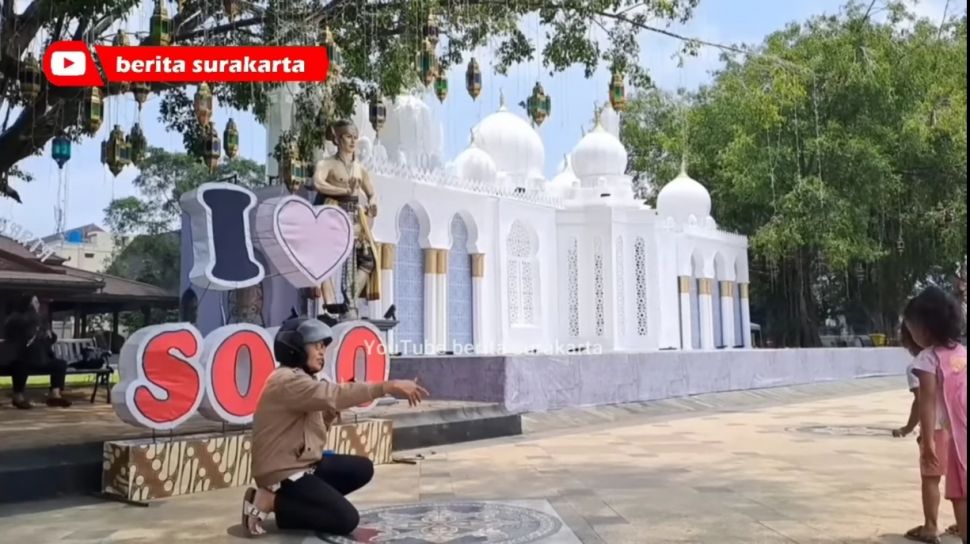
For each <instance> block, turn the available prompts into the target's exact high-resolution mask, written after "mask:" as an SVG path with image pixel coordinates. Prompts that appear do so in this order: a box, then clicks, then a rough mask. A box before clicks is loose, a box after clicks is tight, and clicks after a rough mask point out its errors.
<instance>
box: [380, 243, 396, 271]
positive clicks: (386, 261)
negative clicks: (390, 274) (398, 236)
mask: <svg viewBox="0 0 970 544" xmlns="http://www.w3.org/2000/svg"><path fill="white" fill-rule="evenodd" d="M396 253H397V246H395V245H394V244H381V270H394V258H395V257H396Z"/></svg>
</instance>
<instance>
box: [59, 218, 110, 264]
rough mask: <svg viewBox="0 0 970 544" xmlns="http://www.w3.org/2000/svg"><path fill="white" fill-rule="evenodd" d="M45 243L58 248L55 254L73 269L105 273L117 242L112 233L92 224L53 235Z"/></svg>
mask: <svg viewBox="0 0 970 544" xmlns="http://www.w3.org/2000/svg"><path fill="white" fill-rule="evenodd" d="M44 243H46V244H49V245H50V246H51V247H54V248H56V249H55V251H54V254H55V255H57V256H58V257H61V258H62V259H64V260H65V261H66V264H67V265H68V266H71V267H72V268H77V269H80V270H86V271H88V272H104V271H105V270H107V268H108V266H109V265H110V264H111V258H112V257H113V256H114V251H115V243H116V241H115V239H114V236H113V235H112V234H111V233H110V232H108V231H106V230H104V229H102V228H101V227H99V226H97V225H95V224H93V223H92V224H89V225H84V226H83V227H77V228H74V229H70V230H68V231H65V232H64V233H63V234H52V235H50V236H48V237H46V238H44Z"/></svg>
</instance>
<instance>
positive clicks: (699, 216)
mask: <svg viewBox="0 0 970 544" xmlns="http://www.w3.org/2000/svg"><path fill="white" fill-rule="evenodd" d="M657 213H658V214H660V216H661V217H672V218H673V219H674V220H675V221H677V222H678V223H687V222H689V221H690V220H691V218H693V221H694V222H695V223H696V222H697V221H698V220H701V221H703V220H704V219H706V218H707V217H710V215H711V194H710V193H709V192H707V189H705V188H704V186H703V185H701V184H700V183H698V182H697V181H695V180H694V179H692V178H691V177H690V176H688V175H687V167H686V165H683V166H681V169H680V174H678V175H677V177H676V178H674V179H673V181H671V182H670V183H668V184H667V185H664V187H663V189H661V190H660V194H659V195H657Z"/></svg>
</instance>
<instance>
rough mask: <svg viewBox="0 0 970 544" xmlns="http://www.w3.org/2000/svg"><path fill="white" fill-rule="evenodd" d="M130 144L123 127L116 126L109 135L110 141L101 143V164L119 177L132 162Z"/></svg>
mask: <svg viewBox="0 0 970 544" xmlns="http://www.w3.org/2000/svg"><path fill="white" fill-rule="evenodd" d="M130 159H131V157H130V155H129V153H128V143H127V142H126V141H125V133H124V131H122V130H121V127H120V126H118V125H115V127H114V128H113V129H111V133H110V134H108V139H107V140H105V141H104V142H102V143H101V162H102V163H104V164H105V165H107V166H108V170H109V171H111V173H112V174H114V175H115V176H117V175H118V174H120V173H121V171H122V170H123V169H124V168H125V165H127V164H128V162H130Z"/></svg>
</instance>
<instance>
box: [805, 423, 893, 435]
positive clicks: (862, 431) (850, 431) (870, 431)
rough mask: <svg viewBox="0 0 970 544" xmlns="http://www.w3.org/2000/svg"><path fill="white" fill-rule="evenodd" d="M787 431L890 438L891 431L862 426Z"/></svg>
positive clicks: (810, 427) (816, 427)
mask: <svg viewBox="0 0 970 544" xmlns="http://www.w3.org/2000/svg"><path fill="white" fill-rule="evenodd" d="M789 430H790V431H794V432H799V433H810V434H824V435H829V436H892V430H891V429H883V428H882V427H866V426H862V425H860V426H854V425H812V426H809V427H795V428H793V429H789Z"/></svg>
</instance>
